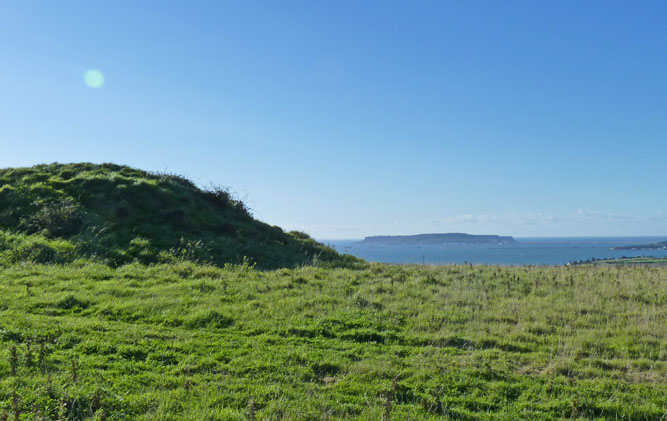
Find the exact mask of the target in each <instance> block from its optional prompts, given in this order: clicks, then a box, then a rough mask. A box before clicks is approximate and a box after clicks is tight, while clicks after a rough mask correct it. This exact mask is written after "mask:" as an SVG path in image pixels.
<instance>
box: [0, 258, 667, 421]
mask: <svg viewBox="0 0 667 421" xmlns="http://www.w3.org/2000/svg"><path fill="white" fill-rule="evenodd" d="M666 309H667V267H664V266H620V265H619V266H575V267H567V266H561V267H494V266H470V265H464V266H441V267H431V266H401V265H384V264H370V265H367V266H366V267H365V268H361V269H345V268H321V267H316V266H305V267H300V268H295V269H276V270H265V271H264V270H258V269H256V268H254V267H253V266H251V265H247V264H245V265H226V266H225V267H224V268H220V267H214V266H208V265H202V264H197V263H192V262H175V263H171V264H155V265H142V264H137V263H135V264H127V265H121V266H119V267H116V268H112V267H110V266H107V265H104V264H100V263H94V262H90V261H75V262H73V263H68V264H66V265H38V264H13V265H7V266H5V267H0V419H21V420H28V419H34V420H40V419H69V420H75V419H98V420H103V419H104V420H147V419H156V420H157V419H159V420H176V419H191V420H247V419H250V420H253V419H258V420H259V419H270V420H280V419H299V420H327V419H328V420H331V419H362V420H363V419H365V420H380V419H385V420H389V419H393V420H403V419H457V420H514V419H537V420H539V419H545V420H546V419H623V420H658V419H664V418H665V417H666V412H667V411H666V404H665V402H667V314H666V311H665V310H666Z"/></svg>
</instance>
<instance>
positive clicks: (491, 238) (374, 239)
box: [359, 233, 516, 246]
mask: <svg viewBox="0 0 667 421" xmlns="http://www.w3.org/2000/svg"><path fill="white" fill-rule="evenodd" d="M359 243H360V244H373V245H401V246H434V245H443V244H512V243H516V240H515V239H514V237H511V236H500V235H472V234H463V233H447V234H418V235H375V236H370V237H366V238H364V239H363V240H362V241H360V242H359Z"/></svg>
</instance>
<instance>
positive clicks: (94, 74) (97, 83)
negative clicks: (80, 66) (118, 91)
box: [83, 69, 104, 89]
mask: <svg viewBox="0 0 667 421" xmlns="http://www.w3.org/2000/svg"><path fill="white" fill-rule="evenodd" d="M83 81H84V82H85V83H86V85H87V86H88V87H89V88H93V89H98V88H101V87H102V86H104V75H103V74H102V72H100V71H99V70H97V69H90V70H87V71H86V73H84V74H83Z"/></svg>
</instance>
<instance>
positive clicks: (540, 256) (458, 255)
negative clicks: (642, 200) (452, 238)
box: [322, 236, 667, 266]
mask: <svg viewBox="0 0 667 421" xmlns="http://www.w3.org/2000/svg"><path fill="white" fill-rule="evenodd" d="M515 240H516V243H514V244H446V245H440V246H396V245H392V246H382V245H370V244H361V243H359V241H361V240H322V242H323V243H325V244H328V245H330V246H332V247H334V248H335V249H336V250H338V251H339V252H341V253H346V254H351V255H353V256H357V257H360V258H362V259H364V260H366V261H369V262H384V263H416V264H426V265H447V264H463V263H472V264H488V265H507V266H513V265H536V266H552V265H564V264H567V263H572V262H577V261H585V260H589V259H593V258H596V259H606V258H619V257H636V256H651V257H667V250H612V248H614V247H619V246H628V245H638V244H650V243H656V242H660V241H667V236H663V237H534V238H531V237H523V238H521V237H519V238H515Z"/></svg>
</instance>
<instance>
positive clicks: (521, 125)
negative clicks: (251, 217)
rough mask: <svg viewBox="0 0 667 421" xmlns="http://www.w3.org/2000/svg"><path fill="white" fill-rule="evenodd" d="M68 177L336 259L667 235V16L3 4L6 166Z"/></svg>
mask: <svg viewBox="0 0 667 421" xmlns="http://www.w3.org/2000/svg"><path fill="white" fill-rule="evenodd" d="M95 70H96V71H95ZM87 72H88V73H87ZM56 161H57V162H79V161H90V162H116V163H121V164H127V165H131V166H134V167H140V168H144V169H148V170H155V171H169V172H174V173H179V174H183V175H185V176H187V177H190V178H192V179H193V180H195V181H196V182H198V183H200V184H202V185H207V184H209V183H210V182H213V183H216V184H220V185H226V186H229V187H231V188H232V189H233V190H234V191H236V192H237V193H238V195H239V196H240V197H241V198H245V199H246V201H247V203H248V204H249V206H250V207H251V208H252V209H253V210H254V212H255V215H256V216H257V217H258V218H259V219H262V220H264V221H266V222H269V223H271V224H277V225H280V226H282V227H283V228H286V229H300V230H304V231H306V232H308V233H310V234H311V235H313V236H315V237H317V238H320V239H335V238H360V237H363V236H366V235H374V234H416V233H423V232H450V231H458V232H468V233H475V234H503V235H515V236H568V235H581V236H588V235H610V236H611V235H667V176H666V170H667V2H665V1H639V2H630V1H607V0H605V1H583V2H582V1H546V0H544V1H532V0H531V1H475V0H473V1H457V2H445V1H432V2H421V1H420V2H415V1H404V2H393V1H384V0H383V1H303V2H291V1H264V2H262V1H230V2H225V1H211V2H204V1H196V2H189V1H164V0H160V1H153V2H151V1H136V2H135V1H129V0H126V1H112V2H110V1H107V2H102V1H92V0H86V1H74V0H69V1H66V2H55V1H47V0H43V1H29V0H26V1H19V0H10V1H3V2H0V167H10V166H12V167H13V166H29V165H33V164H37V163H45V162H56Z"/></svg>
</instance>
